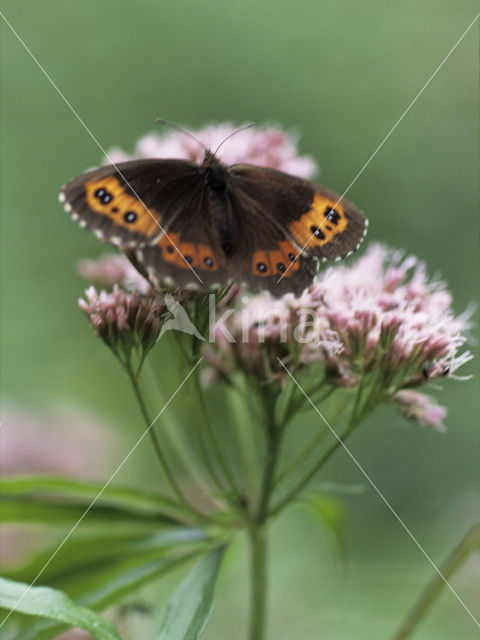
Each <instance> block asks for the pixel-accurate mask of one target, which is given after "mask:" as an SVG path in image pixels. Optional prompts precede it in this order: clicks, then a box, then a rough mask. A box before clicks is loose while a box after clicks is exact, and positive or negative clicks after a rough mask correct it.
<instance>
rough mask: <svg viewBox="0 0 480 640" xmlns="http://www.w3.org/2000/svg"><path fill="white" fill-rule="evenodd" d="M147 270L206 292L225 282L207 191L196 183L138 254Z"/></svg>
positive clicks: (225, 275) (223, 261) (163, 278)
mask: <svg viewBox="0 0 480 640" xmlns="http://www.w3.org/2000/svg"><path fill="white" fill-rule="evenodd" d="M137 258H138V260H139V261H140V262H141V263H142V264H143V265H144V266H145V268H146V269H147V271H149V272H150V273H151V274H153V275H154V276H155V277H157V278H159V279H160V280H163V281H164V282H167V283H170V284H175V285H177V286H180V287H185V288H192V289H199V290H201V291H208V290H209V289H211V288H213V287H220V286H223V285H224V284H225V283H226V282H227V280H228V273H227V263H226V257H225V254H224V252H223V250H222V248H221V246H220V244H219V240H218V237H217V234H216V233H215V228H214V226H213V221H212V212H211V208H210V199H209V197H208V192H207V189H206V188H205V187H204V186H203V185H202V184H201V183H200V182H199V183H198V184H197V187H196V188H195V189H193V190H192V194H191V197H190V198H189V199H186V200H185V201H184V207H183V209H182V214H181V215H180V216H178V217H174V218H173V219H172V220H171V222H170V224H168V226H167V227H166V229H165V233H162V234H161V235H160V236H159V237H158V238H157V239H156V240H155V242H154V243H153V244H150V245H149V246H145V247H143V248H141V249H139V250H138V251H137Z"/></svg>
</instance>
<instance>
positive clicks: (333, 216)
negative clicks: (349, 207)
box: [324, 207, 340, 226]
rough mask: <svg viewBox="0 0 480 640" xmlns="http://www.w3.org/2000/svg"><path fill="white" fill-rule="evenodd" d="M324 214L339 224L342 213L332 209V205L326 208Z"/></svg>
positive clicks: (335, 223)
mask: <svg viewBox="0 0 480 640" xmlns="http://www.w3.org/2000/svg"><path fill="white" fill-rule="evenodd" d="M324 215H325V217H326V218H327V220H330V222H332V223H333V224H334V225H335V226H336V225H337V224H338V222H339V220H340V214H339V213H338V212H337V211H335V209H331V208H330V207H327V208H326V209H325V214H324Z"/></svg>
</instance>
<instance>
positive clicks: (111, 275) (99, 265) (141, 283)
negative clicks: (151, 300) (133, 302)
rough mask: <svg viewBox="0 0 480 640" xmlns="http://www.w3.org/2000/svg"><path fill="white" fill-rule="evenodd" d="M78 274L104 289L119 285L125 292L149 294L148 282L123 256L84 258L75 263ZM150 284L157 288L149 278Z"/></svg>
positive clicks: (107, 255) (105, 255) (106, 255)
mask: <svg viewBox="0 0 480 640" xmlns="http://www.w3.org/2000/svg"><path fill="white" fill-rule="evenodd" d="M77 271H78V273H79V274H80V275H81V276H82V278H84V279H85V280H87V281H89V282H93V283H95V284H97V285H100V286H104V287H112V286H113V285H114V284H118V285H120V286H121V287H122V288H124V289H126V290H127V291H138V292H139V293H142V294H151V293H152V287H151V286H150V284H149V282H148V281H147V280H146V279H145V278H144V277H143V276H142V275H141V274H140V273H139V272H138V271H137V270H136V269H135V267H134V266H133V265H132V263H131V262H130V260H128V258H127V257H126V256H124V255H123V254H112V253H106V254H104V255H103V256H100V258H98V259H97V260H93V259H91V258H84V259H83V260H79V261H78V263H77ZM149 277H150V279H151V280H152V284H153V285H154V286H155V287H156V288H158V286H159V285H158V282H157V281H156V280H155V279H153V276H152V275H150V276H149Z"/></svg>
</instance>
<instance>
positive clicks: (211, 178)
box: [202, 149, 228, 191]
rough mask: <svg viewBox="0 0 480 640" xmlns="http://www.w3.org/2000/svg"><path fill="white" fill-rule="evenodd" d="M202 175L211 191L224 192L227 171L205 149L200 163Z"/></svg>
mask: <svg viewBox="0 0 480 640" xmlns="http://www.w3.org/2000/svg"><path fill="white" fill-rule="evenodd" d="M202 173H203V174H204V175H205V177H206V179H207V183H208V186H209V187H210V188H211V189H212V190H213V191H224V190H225V188H226V186H227V176H228V169H227V167H226V166H225V165H223V164H222V163H221V162H220V161H219V160H218V159H217V157H216V156H215V154H214V153H212V152H211V151H210V149H207V150H206V151H205V157H204V158H203V162H202Z"/></svg>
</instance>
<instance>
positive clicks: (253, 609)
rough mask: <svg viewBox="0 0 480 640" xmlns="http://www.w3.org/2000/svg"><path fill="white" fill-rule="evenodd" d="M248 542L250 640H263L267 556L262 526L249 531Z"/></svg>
mask: <svg viewBox="0 0 480 640" xmlns="http://www.w3.org/2000/svg"><path fill="white" fill-rule="evenodd" d="M249 541H250V577H251V591H250V598H251V600H250V634H249V639H250V640H264V638H265V631H266V618H267V616H266V613H267V556H266V532H265V528H264V526H258V525H254V526H252V527H251V528H250V529H249Z"/></svg>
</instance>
